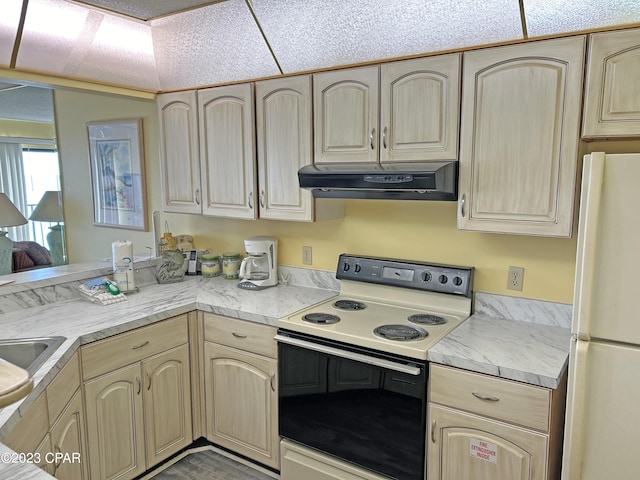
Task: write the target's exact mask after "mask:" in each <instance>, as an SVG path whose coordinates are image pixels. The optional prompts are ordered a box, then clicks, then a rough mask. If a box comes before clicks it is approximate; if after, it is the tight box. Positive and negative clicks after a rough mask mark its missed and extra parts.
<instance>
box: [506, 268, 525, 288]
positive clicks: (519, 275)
mask: <svg viewBox="0 0 640 480" xmlns="http://www.w3.org/2000/svg"><path fill="white" fill-rule="evenodd" d="M523 282H524V268H522V267H509V275H508V277H507V290H517V291H518V292H521V291H522V283H523Z"/></svg>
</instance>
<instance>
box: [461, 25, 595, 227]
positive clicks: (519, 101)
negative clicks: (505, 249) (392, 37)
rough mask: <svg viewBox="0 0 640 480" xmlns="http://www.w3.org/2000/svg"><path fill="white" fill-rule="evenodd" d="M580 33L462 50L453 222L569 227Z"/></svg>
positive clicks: (578, 99)
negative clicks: (459, 131) (460, 110)
mask: <svg viewBox="0 0 640 480" xmlns="http://www.w3.org/2000/svg"><path fill="white" fill-rule="evenodd" d="M584 51H585V37H583V36H578V37H571V38H563V39H558V40H545V41H539V42H531V43H526V44H519V45H510V46H505V47H496V48H489V49H485V50H477V51H472V52H467V53H465V57H464V73H463V85H462V120H461V142H460V177H459V194H458V196H459V200H458V201H459V209H458V227H459V228H460V229H462V230H478V231H485V232H499V233H512V234H528V235H546V236H558V237H569V236H571V233H572V225H573V217H574V199H575V186H576V174H577V172H576V170H577V165H578V146H579V145H578V144H579V136H580V135H579V128H580V109H581V103H582V78H583V69H584Z"/></svg>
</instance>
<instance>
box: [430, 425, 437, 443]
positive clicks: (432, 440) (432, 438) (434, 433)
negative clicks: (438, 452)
mask: <svg viewBox="0 0 640 480" xmlns="http://www.w3.org/2000/svg"><path fill="white" fill-rule="evenodd" d="M431 443H436V421H435V420H434V421H432V422H431Z"/></svg>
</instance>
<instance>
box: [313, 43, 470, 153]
mask: <svg viewBox="0 0 640 480" xmlns="http://www.w3.org/2000/svg"><path fill="white" fill-rule="evenodd" d="M459 85H460V55H459V54H451V55H442V56H438V57H428V58H422V59H416V60H406V61H400V62H393V63H389V64H385V65H382V66H381V67H377V66H374V67H363V68H352V69H346V70H337V71H332V72H323V73H317V74H315V75H314V86H313V89H314V126H315V150H314V153H315V159H314V161H315V163H333V162H379V161H380V162H407V161H420V160H456V159H457V153H458V112H459V97H460V95H459ZM378 105H380V110H378Z"/></svg>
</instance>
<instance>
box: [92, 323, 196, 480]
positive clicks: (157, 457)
mask: <svg viewBox="0 0 640 480" xmlns="http://www.w3.org/2000/svg"><path fill="white" fill-rule="evenodd" d="M187 329H188V327H187V315H181V316H178V317H175V318H172V319H169V320H166V321H164V322H159V323H157V324H153V325H150V326H146V327H142V328H139V329H136V330H132V331H130V332H127V333H123V334H120V335H116V336H114V337H109V338H106V339H104V340H100V341H98V342H94V343H91V344H88V345H85V346H83V347H82V351H81V353H82V367H83V369H82V373H83V378H84V394H85V402H86V429H87V439H88V450H89V465H90V471H91V478H92V480H97V479H129V478H133V477H135V476H137V475H139V474H140V473H142V472H144V471H145V470H147V469H148V468H150V467H152V466H154V465H156V464H157V463H159V462H160V461H162V460H164V459H165V458H167V457H169V456H170V455H172V454H173V453H176V452H177V451H179V450H181V449H182V448H184V447H186V446H187V445H189V444H190V443H191V442H192V441H193V434H192V420H191V415H192V412H191V386H190V366H189V365H190V362H189V346H188V338H189V337H188V331H187Z"/></svg>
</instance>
